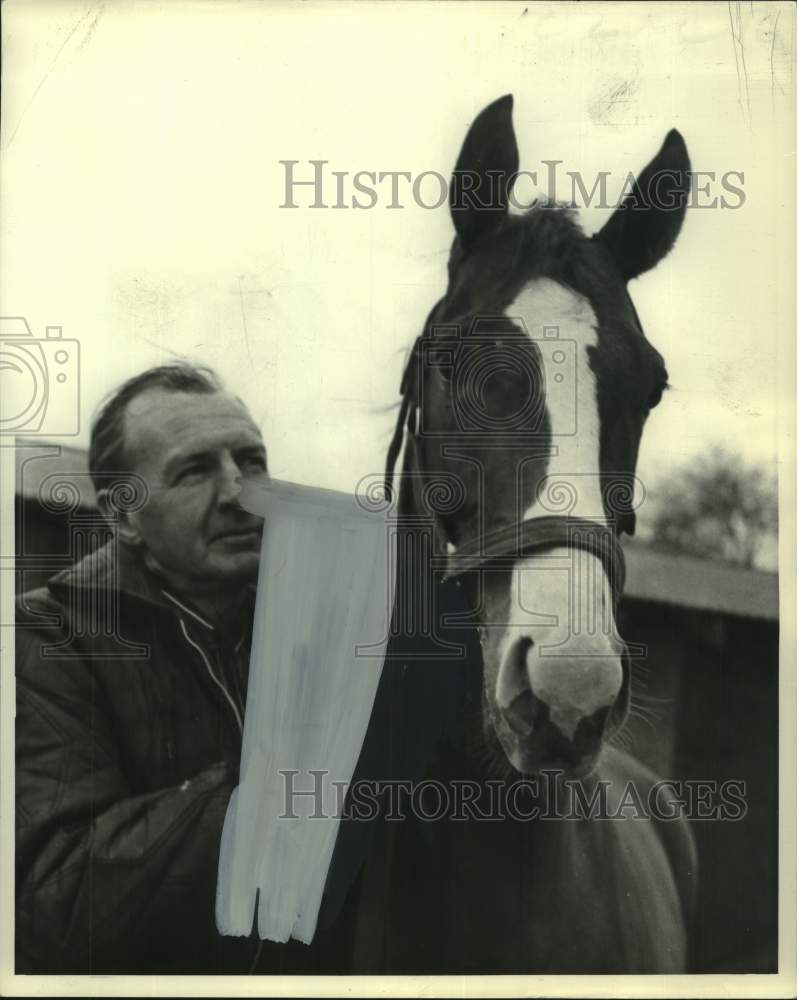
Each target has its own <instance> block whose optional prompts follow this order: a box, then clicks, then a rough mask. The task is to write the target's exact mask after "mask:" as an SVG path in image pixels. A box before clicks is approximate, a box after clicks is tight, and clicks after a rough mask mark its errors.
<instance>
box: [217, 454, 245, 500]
mask: <svg viewBox="0 0 797 1000" xmlns="http://www.w3.org/2000/svg"><path fill="white" fill-rule="evenodd" d="M242 487H243V475H242V473H241V470H240V468H239V467H238V463H237V462H236V461H235V459H234V458H233V457H232V455H231V454H230V453H229V452H225V453H224V454H222V456H221V461H220V463H219V486H218V501H219V504H220V505H224V504H237V502H238V497H239V496H240V495H241V489H242Z"/></svg>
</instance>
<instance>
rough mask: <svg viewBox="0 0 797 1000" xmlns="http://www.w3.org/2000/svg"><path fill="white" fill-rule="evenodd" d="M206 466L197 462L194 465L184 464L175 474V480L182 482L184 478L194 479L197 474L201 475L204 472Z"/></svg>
mask: <svg viewBox="0 0 797 1000" xmlns="http://www.w3.org/2000/svg"><path fill="white" fill-rule="evenodd" d="M205 469H206V466H204V465H202V464H200V463H197V464H195V465H186V466H185V468H184V469H180V471H179V472H178V474H177V482H178V483H182V482H184V481H185V480H186V479H196V477H197V476H201V475H202V474H203V473H204V472H205Z"/></svg>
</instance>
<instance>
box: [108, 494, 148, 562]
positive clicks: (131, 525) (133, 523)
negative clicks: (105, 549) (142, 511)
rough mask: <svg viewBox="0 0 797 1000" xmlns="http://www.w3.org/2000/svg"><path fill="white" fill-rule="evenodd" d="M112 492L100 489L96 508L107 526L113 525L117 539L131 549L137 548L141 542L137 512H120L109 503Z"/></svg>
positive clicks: (142, 540)
mask: <svg viewBox="0 0 797 1000" xmlns="http://www.w3.org/2000/svg"><path fill="white" fill-rule="evenodd" d="M111 494H112V491H111V490H110V489H102V490H100V491H99V493H98V494H97V506H98V507H99V509H100V512H101V513H102V514H103V515H104V517H105V519H106V520H107V521H108V523H109V524H111V525H113V527H114V530H115V531H116V534H117V537H118V538H119V540H120V541H121V542H123V543H124V544H125V545H129V546H130V547H131V548H139V547H140V546H141V545H142V544H143V542H144V539H143V536H142V535H141V532H140V530H139V527H138V518H137V516H136V515H137V513H138V511H137V510H134V511H129V510H124V509H122V510H120V509H119V507H117V506H114V504H112V502H111Z"/></svg>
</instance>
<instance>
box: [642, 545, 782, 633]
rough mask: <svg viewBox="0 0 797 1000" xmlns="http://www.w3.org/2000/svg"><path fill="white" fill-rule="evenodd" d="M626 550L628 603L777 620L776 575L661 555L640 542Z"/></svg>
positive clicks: (710, 561)
mask: <svg viewBox="0 0 797 1000" xmlns="http://www.w3.org/2000/svg"><path fill="white" fill-rule="evenodd" d="M623 549H624V551H625V556H626V570H627V576H626V587H625V592H626V594H627V595H628V596H629V597H635V598H637V599H640V600H646V601H659V602H661V603H662V604H676V605H679V606H680V607H687V608H693V609H695V610H699V611H718V612H724V613H725V614H732V615H742V616H745V617H749V618H764V619H767V620H769V621H777V619H778V575H777V573H766V572H763V571H761V570H754V569H745V568H744V567H742V566H733V565H730V564H728V563H724V562H719V561H716V560H709V559H698V558H696V557H695V556H689V555H682V554H680V553H677V554H676V553H672V552H662V551H661V550H660V549H656V548H654V547H653V546H650V545H647V544H645V543H644V542H638V541H636V540H627V539H626V540H624V541H623Z"/></svg>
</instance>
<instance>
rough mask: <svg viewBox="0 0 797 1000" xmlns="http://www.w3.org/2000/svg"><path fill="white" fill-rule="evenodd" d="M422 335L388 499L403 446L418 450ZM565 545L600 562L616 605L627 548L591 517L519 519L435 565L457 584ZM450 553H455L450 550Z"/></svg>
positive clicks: (407, 380) (406, 390) (388, 475)
mask: <svg viewBox="0 0 797 1000" xmlns="http://www.w3.org/2000/svg"><path fill="white" fill-rule="evenodd" d="M422 336H423V335H421V336H420V337H418V338H417V340H416V341H415V344H414V345H413V349H412V352H411V354H410V358H409V360H408V363H407V366H406V368H405V370H404V374H403V377H402V380H401V396H402V400H401V408H400V410H399V415H398V420H397V422H396V428H395V431H394V433H393V438H392V440H391V443H390V447H389V449H388V456H387V467H386V470H385V493H386V495H387V496H392V489H393V477H394V471H395V463H396V461H397V459H398V456H399V453H400V451H401V447H402V444H405V445H408V444H409V445H412V446H413V447H412V448H411V451H412V453H413V454H415V453H416V451H417V450H416V449H415V448H414V444H415V437H416V432H417V428H416V426H415V414H414V407H415V405H416V391H415V386H414V385H413V384H412V365H413V362H415V361H417V354H418V345H419V343H420V341H421V339H422ZM405 438H406V440H405ZM404 471H405V472H409V471H411V470H410V469H408V468H407V454H406V450H405V468H404ZM418 471H420V472H421V473H422V474H423V473H424V471H425V470H422V469H419V470H418ZM404 495H405V496H407V495H408V494H404ZM399 514H400V516H401V514H402V512H401V511H399ZM403 514H404V515H405V516H406V515H408V514H410V512H408V511H406V510H405V511H403ZM435 530H436V531H438V532H440V534H441V537H442V538H444V539H447V533H446V532H445V531H444V530H443V525H442V524H441V522H440V519H439V517H438V516H437V515H435ZM560 546H561V547H565V548H569V549H579V550H581V551H584V552H588V553H590V554H591V555H594V556H597V557H598V558H599V559H600V560H601V562H602V564H603V568H604V570H605V572H606V575H607V577H608V579H609V583H610V585H611V588H612V594H613V597H614V603H615V605H617V603H618V602H619V600H620V596H621V595H622V592H623V588H624V586H625V556H624V554H623V549H622V546H621V545H620V542H619V541H618V538H617V533H616V532H615V531H614V530H613V529H612V528H610V527H609V526H608V525H606V524H602V523H601V522H600V521H594V520H589V519H588V518H583V517H573V516H569V515H561V514H551V515H545V516H543V517H534V518H529V519H528V520H525V521H516V522H514V523H513V524H509V525H505V526H504V527H501V528H498V529H496V530H495V531H491V532H488V533H487V534H485V535H483V536H480V537H476V538H472V539H468V540H466V541H465V542H463V543H462V544H460V545H458V546H456V547H454V546H449V551H448V552H446V554H445V556H443V557H441V558H439V559H438V558H435V559H434V560H433V564H437V565H438V566H441V567H442V575H443V579H445V580H455V579H457V578H458V577H461V576H464V575H465V574H467V573H471V572H474V571H475V570H478V569H481V568H483V567H485V566H491V567H506V568H510V569H511V567H512V566H513V565H514V564H515V563H516V562H517V561H518V559H523V558H525V557H527V556H529V555H532V554H533V553H536V552H543V551H545V550H547V549H552V548H557V547H560ZM451 549H453V551H450V550H451Z"/></svg>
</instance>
